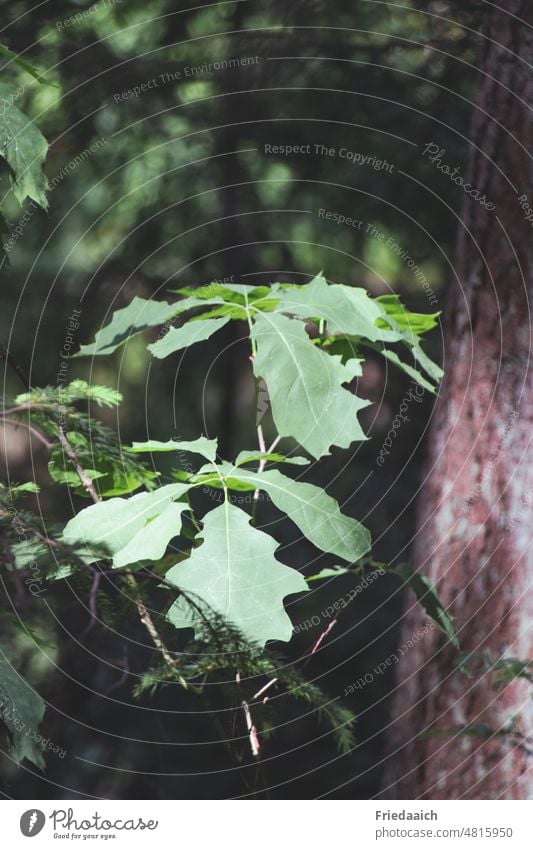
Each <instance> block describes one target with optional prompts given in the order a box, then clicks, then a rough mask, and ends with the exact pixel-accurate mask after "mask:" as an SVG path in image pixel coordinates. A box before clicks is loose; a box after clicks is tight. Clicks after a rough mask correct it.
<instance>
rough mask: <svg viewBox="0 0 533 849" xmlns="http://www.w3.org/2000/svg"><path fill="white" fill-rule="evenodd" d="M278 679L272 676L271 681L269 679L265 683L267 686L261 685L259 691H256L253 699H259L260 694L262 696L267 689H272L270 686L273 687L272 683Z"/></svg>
mask: <svg viewBox="0 0 533 849" xmlns="http://www.w3.org/2000/svg"><path fill="white" fill-rule="evenodd" d="M277 680H278V679H277V678H271V679H270V681H268V682H267V683H266V684H265V686H264V687H261V689H260V690H258V691H257V693H255V694H254V695H253V696H252V699H254V701H255V699H258V698H259V696H262V695H263V693H266V691H267V690H269V689H270V687H272V685H273V684H275V683H276V681H277Z"/></svg>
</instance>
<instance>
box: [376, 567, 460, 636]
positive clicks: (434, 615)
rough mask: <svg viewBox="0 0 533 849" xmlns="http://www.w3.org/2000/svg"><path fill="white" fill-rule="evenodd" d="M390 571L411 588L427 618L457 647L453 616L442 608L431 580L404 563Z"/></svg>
mask: <svg viewBox="0 0 533 849" xmlns="http://www.w3.org/2000/svg"><path fill="white" fill-rule="evenodd" d="M391 571H393V572H394V573H395V574H396V575H398V577H400V578H401V579H402V581H405V583H406V584H407V586H409V587H410V588H411V589H412V590H413V592H414V594H415V595H416V597H417V599H418V601H419V602H420V604H421V605H422V607H423V608H424V610H425V611H426V613H427V615H428V616H429V618H430V619H432V620H433V622H434V623H435V624H436V625H437V626H438V627H439V628H440V630H441V631H443V632H444V633H445V634H446V636H447V637H448V639H449V640H450V642H451V644H452V645H453V646H454V647H455V648H456V649H459V648H460V645H459V638H458V637H457V634H456V633H455V628H454V626H453V617H452V616H451V615H450V614H449V613H448V611H447V610H446V609H445V608H444V606H443V604H442V602H441V600H440V599H439V596H438V593H437V589H436V587H435V584H434V583H433V581H432V580H431V579H430V578H428V577H427V575H423V574H422V573H421V572H413V570H412V569H410V568H409V566H407V564H405V563H401V564H400V565H398V566H395V567H394V568H393V569H392V570H391Z"/></svg>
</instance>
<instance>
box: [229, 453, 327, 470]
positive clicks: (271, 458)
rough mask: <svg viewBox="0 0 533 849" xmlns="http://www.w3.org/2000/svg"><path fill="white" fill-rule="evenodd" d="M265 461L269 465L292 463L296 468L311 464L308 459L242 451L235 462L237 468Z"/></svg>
mask: <svg viewBox="0 0 533 849" xmlns="http://www.w3.org/2000/svg"><path fill="white" fill-rule="evenodd" d="M261 460H264V461H265V462H267V463H292V464H293V465H294V466H308V465H309V463H310V462H311V461H310V460H308V459H307V457H285V455H284V454H276V453H274V454H272V453H271V454H268V453H261V451H241V452H240V453H239V454H238V456H237V459H236V460H235V465H236V466H243V465H245V464H246V463H259V462H260V461H261Z"/></svg>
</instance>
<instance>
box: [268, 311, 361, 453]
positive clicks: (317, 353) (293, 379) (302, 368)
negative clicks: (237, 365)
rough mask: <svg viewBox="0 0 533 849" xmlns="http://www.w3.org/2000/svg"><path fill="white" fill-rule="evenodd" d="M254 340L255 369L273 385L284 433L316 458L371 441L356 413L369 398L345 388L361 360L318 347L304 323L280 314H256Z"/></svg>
mask: <svg viewBox="0 0 533 849" xmlns="http://www.w3.org/2000/svg"><path fill="white" fill-rule="evenodd" d="M252 338H253V340H254V342H255V345H256V347H257V354H256V356H255V358H254V361H253V367H254V373H255V375H256V376H257V377H262V378H263V379H264V381H265V383H266V385H267V387H268V392H269V396H270V402H271V405H272V415H273V418H274V422H275V424H276V428H277V430H278V433H279V434H280V436H292V437H293V438H294V439H296V440H297V441H298V442H299V443H300V445H302V446H303V447H304V448H305V450H306V451H308V452H309V454H312V456H313V457H315V458H317V459H318V458H319V457H322V456H324V455H325V454H328V453H329V449H330V447H331V446H332V445H338V446H340V447H341V448H348V447H349V445H351V443H352V442H354V441H355V440H357V441H362V440H365V439H366V436H365V434H364V432H363V430H362V428H361V425H360V424H359V421H358V419H357V414H358V413H359V411H360V410H362V409H363V408H364V407H366V406H368V404H369V401H364V400H362V399H361V398H357V397H356V396H354V395H352V394H351V392H349V391H348V390H347V389H344V388H343V384H344V383H348V382H350V381H351V380H352V379H353V378H354V376H355V375H356V373H357V372H356V367H357V365H358V363H357V360H353V361H349V362H348V363H346V364H344V365H343V363H342V362H341V358H340V357H335V356H329V355H327V354H325V353H324V352H323V351H321V350H320V349H318V348H317V347H316V346H315V345H313V343H312V342H311V340H310V339H309V337H308V336H307V334H306V332H305V328H304V326H303V324H302V323H301V322H299V321H294V320H292V319H290V318H287V317H286V316H283V315H278V314H276V313H272V314H269V315H267V314H264V313H262V314H260V315H257V316H256V317H255V320H254V324H253V328H252ZM354 364H355V365H354Z"/></svg>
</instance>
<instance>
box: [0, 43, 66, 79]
mask: <svg viewBox="0 0 533 849" xmlns="http://www.w3.org/2000/svg"><path fill="white" fill-rule="evenodd" d="M0 56H5V57H6V59H9V60H10V61H11V62H14V63H15V65H18V66H19V68H22V69H23V70H24V71H26V72H27V73H28V74H31V76H32V77H33V78H34V79H35V80H37V82H39V83H41V85H49V86H52V87H53V88H58V86H57V85H56V84H55V83H51V82H50V81H49V80H47V79H46V77H43V75H42V74H41V73H40V72H39V71H38V70H37V68H36V67H35V65H32V64H30V62H27V61H26V60H25V59H22V58H21V57H20V56H18V55H17V54H16V53H13V51H12V50H9V48H8V47H5V45H3V44H0Z"/></svg>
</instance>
